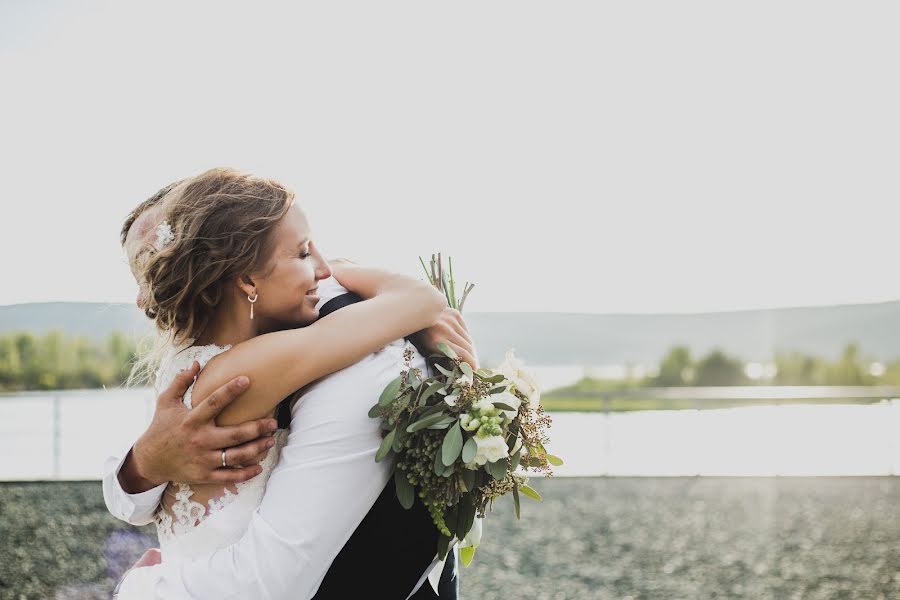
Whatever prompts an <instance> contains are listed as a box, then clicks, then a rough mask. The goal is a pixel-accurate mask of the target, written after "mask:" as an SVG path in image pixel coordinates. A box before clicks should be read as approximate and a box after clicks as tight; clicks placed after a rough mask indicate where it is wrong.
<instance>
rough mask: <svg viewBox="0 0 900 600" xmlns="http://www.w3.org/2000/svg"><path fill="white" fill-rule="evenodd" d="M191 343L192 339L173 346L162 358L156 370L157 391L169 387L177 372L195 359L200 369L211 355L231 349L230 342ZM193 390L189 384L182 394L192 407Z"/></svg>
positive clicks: (187, 403)
mask: <svg viewBox="0 0 900 600" xmlns="http://www.w3.org/2000/svg"><path fill="white" fill-rule="evenodd" d="M191 343H193V340H188V341H187V344H188V345H186V346H180V347H178V348H175V349H174V350H172V352H171V353H170V354H169V355H168V356H166V357H165V358H164V359H163V361H162V363H161V364H160V366H159V369H158V370H157V371H156V391H157V393H158V392H161V391H162V390H164V389H166V388H167V387H169V384H170V383H172V381H173V380H174V379H175V377H176V376H178V373H180V372H181V371H183V370H184V369H187V368H190V366H191V364H192V363H193V362H194V361H195V360H196V361H197V362H198V363H200V370H201V371H202V370H203V368H204V367H205V366H206V363H208V362H209V361H210V360H212V359H213V357H215V356H218V355H219V354H222V353H223V352H225V351H226V350H230V349H231V345H230V344H227V345H225V346H217V345H215V344H207V345H205V346H191V345H189V344H191ZM193 392H194V385H193V384H191V387H189V388H188V390H187V392H186V393H185V395H184V405H185V406H187V407H188V408H193V406H192V405H191V394H192V393H193Z"/></svg>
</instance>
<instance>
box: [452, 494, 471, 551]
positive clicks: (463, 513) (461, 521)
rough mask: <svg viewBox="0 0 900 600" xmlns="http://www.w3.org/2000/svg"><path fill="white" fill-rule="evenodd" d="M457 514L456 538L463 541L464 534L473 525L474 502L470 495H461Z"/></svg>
mask: <svg viewBox="0 0 900 600" xmlns="http://www.w3.org/2000/svg"><path fill="white" fill-rule="evenodd" d="M458 506H459V513H458V515H457V519H458V520H457V522H456V537H457V539H460V540H464V539H465V538H466V534H468V533H469V530H470V529H472V525H473V524H474V523H475V501H474V500H473V499H472V495H471V494H463V495H462V496H461V497H460V499H459V504H458Z"/></svg>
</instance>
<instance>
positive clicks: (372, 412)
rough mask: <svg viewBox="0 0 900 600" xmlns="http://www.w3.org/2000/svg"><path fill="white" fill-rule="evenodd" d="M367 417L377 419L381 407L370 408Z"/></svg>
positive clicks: (378, 405) (377, 405)
mask: <svg viewBox="0 0 900 600" xmlns="http://www.w3.org/2000/svg"><path fill="white" fill-rule="evenodd" d="M369 416H370V417H371V418H373V419H377V418H378V417H380V416H381V405H380V404H376V405H375V406H373V407H372V408H370V409H369Z"/></svg>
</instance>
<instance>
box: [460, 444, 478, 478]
mask: <svg viewBox="0 0 900 600" xmlns="http://www.w3.org/2000/svg"><path fill="white" fill-rule="evenodd" d="M477 452H478V444H477V443H476V442H475V438H474V437H470V438H469V439H468V440H466V443H465V445H464V446H463V449H462V461H463V462H464V463H467V464H468V463H470V462H472V459H473V458H475V454H476V453H477ZM466 470H468V469H466ZM471 472H472V473H474V471H471ZM469 489H472V488H471V486H469Z"/></svg>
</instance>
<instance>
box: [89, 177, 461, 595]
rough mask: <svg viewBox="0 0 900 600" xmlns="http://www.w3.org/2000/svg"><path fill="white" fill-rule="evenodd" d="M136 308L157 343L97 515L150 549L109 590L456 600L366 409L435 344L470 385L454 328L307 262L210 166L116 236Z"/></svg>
mask: <svg viewBox="0 0 900 600" xmlns="http://www.w3.org/2000/svg"><path fill="white" fill-rule="evenodd" d="M121 240H122V244H123V246H124V248H125V252H126V254H127V256H128V261H129V265H130V267H131V269H132V272H133V274H134V276H135V279H136V280H137V282H138V285H139V289H140V292H139V295H138V299H137V303H138V306H139V307H140V308H141V309H142V310H143V311H144V312H145V313H146V315H147V316H148V317H149V318H151V319H152V320H153V322H154V323H155V325H156V328H157V330H158V331H159V332H160V333H161V334H162V335H163V339H164V340H165V344H164V345H162V346H161V347H160V348H159V349H158V352H157V353H156V357H155V360H152V359H153V357H150V361H148V363H146V364H144V365H143V366H144V367H145V368H146V367H147V364H153V369H154V371H155V385H156V389H157V392H158V394H159V397H158V400H157V406H156V412H155V414H154V417H153V420H152V422H151V423H150V425H149V427H148V429H147V431H145V432H144V433H143V434H142V435H141V436H140V437H139V438H138V440H137V441H136V442H135V443H134V445H133V446H132V447H131V448H130V449H128V450H127V451H126V452H123V453H122V454H121V455H120V456H114V457H111V458H110V459H109V460H108V461H107V464H106V469H105V476H104V480H103V493H104V498H105V500H106V504H107V507H108V508H109V510H110V512H112V514H113V515H115V516H116V517H118V518H120V519H123V520H125V521H127V522H129V523H132V524H135V525H145V524H149V523H155V525H156V529H157V533H158V537H159V543H160V549H159V550H158V551H157V550H151V551H149V552H148V553H147V554H145V555H144V557H143V558H142V559H141V560H140V561H138V563H137V565H135V567H134V568H132V569H131V570H129V571H128V573H126V575H125V577H124V578H123V580H122V581H121V582H120V585H119V586H118V589H117V597H118V598H119V600H132V599H137V598H197V599H204V598H210V599H212V598H215V599H223V598H253V599H273V600H274V599H290V600H306V599H308V598H318V599H325V598H340V599H346V598H353V597H361V596H365V597H371V598H377V599H379V600H381V599H384V600H394V599H396V600H404V599H406V598H413V599H416V600H422V599H426V598H441V599H443V598H456V597H457V594H458V585H459V583H458V570H457V556H456V553H455V552H450V553H449V554H448V555H447V558H446V560H445V561H441V560H439V559H438V558H437V556H436V552H435V548H436V543H437V539H438V535H439V533H438V531H437V529H436V528H435V526H434V524H433V522H432V520H431V517H430V515H429V513H428V511H427V510H426V509H425V507H424V506H422V504H421V503H419V502H417V503H415V504H414V506H413V508H412V509H410V510H404V509H403V508H402V506H401V505H400V503H399V502H398V500H397V498H396V495H395V491H394V485H393V483H392V482H389V479H390V475H391V465H390V464H389V462H390V461H382V462H376V461H375V453H376V451H377V450H378V447H379V445H380V444H381V440H382V438H381V430H380V422H379V420H378V419H373V418H370V417H369V416H368V414H367V413H368V409H369V408H370V407H371V406H372V405H373V404H374V403H375V402H377V400H378V397H379V394H380V393H381V391H382V390H383V389H384V387H385V386H386V385H387V384H388V383H389V382H390V381H391V380H393V379H394V378H396V377H397V376H398V374H399V373H400V372H401V370H402V369H403V368H404V365H405V363H406V361H407V360H410V359H411V364H412V366H414V367H416V368H420V369H422V370H423V371H425V372H428V374H429V375H430V374H431V367H430V366H429V365H427V364H426V362H425V360H424V358H423V354H427V353H430V352H432V351H435V350H436V349H437V345H438V343H440V342H445V343H447V345H448V346H450V347H451V348H453V350H455V351H456V353H457V354H458V355H459V357H460V358H461V359H462V360H464V361H465V362H468V363H469V364H470V365H472V366H475V367H477V366H478V365H477V356H476V352H475V348H474V346H473V343H472V340H471V337H470V336H469V333H468V331H467V329H466V325H465V322H464V321H463V320H462V317H461V316H460V314H459V312H458V311H456V310H453V309H450V308H448V306H447V302H446V299H445V297H444V296H443V295H442V294H441V293H440V292H439V291H438V290H436V289H435V288H434V287H433V286H432V285H431V284H430V283H429V282H427V281H419V280H417V279H414V278H412V277H408V276H404V275H400V274H396V273H391V272H388V271H384V270H381V269H376V268H369V267H363V266H359V265H357V264H354V263H351V262H349V261H343V260H332V261H327V260H325V259H324V258H323V257H322V255H321V254H320V252H319V249H318V248H317V247H316V244H315V243H314V242H313V240H312V237H311V229H310V224H309V222H308V220H307V218H306V215H305V214H304V212H303V210H302V209H301V207H300V206H299V205H298V204H297V203H296V202H295V201H294V194H293V193H292V192H291V191H290V190H288V189H286V188H285V187H284V186H283V185H281V184H279V183H278V182H276V181H273V180H270V179H265V178H261V177H256V176H253V175H249V174H246V173H241V172H238V171H235V170H232V169H225V168H217V169H212V170H210V171H207V172H205V173H202V174H200V175H198V176H196V177H192V178H188V179H185V180H182V181H178V182H175V183H173V184H171V185H169V186H167V187H165V188H163V189H162V190H160V191H159V192H158V193H157V194H156V195H154V196H153V197H152V198H150V199H148V200H146V201H145V202H143V203H142V204H140V205H139V206H138V207H137V208H136V209H135V210H134V211H133V212H132V213H131V215H129V217H128V219H127V220H126V222H125V224H124V227H123V230H122V237H121Z"/></svg>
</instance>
